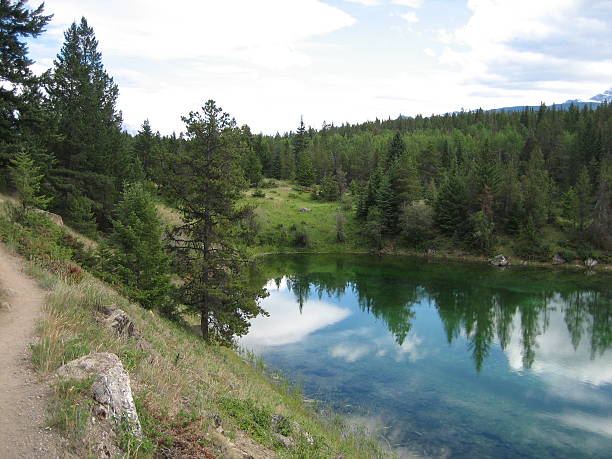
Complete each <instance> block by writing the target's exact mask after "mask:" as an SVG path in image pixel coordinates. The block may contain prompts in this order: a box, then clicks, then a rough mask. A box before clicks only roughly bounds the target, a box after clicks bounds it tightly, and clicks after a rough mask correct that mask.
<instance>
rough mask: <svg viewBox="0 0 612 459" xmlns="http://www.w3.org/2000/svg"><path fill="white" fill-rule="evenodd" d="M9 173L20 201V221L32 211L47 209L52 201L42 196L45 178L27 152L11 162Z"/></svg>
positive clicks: (18, 215) (19, 154)
mask: <svg viewBox="0 0 612 459" xmlns="http://www.w3.org/2000/svg"><path fill="white" fill-rule="evenodd" d="M9 172H10V174H11V177H12V179H13V184H14V186H15V189H16V190H17V198H18V199H19V211H18V212H17V217H18V219H19V218H23V217H24V216H25V214H26V213H27V212H28V211H30V210H32V209H35V208H40V209H44V208H46V207H47V205H48V204H49V201H50V200H51V199H50V198H48V197H46V196H44V195H43V194H41V191H40V187H41V181H42V179H43V176H42V175H41V174H40V170H39V168H38V167H37V166H36V165H35V164H34V161H33V160H32V158H30V155H29V154H28V153H26V152H25V151H21V152H19V153H17V155H16V156H15V158H14V159H12V160H11V165H10V166H9Z"/></svg>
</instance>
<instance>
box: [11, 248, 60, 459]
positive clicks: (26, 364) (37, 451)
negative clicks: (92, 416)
mask: <svg viewBox="0 0 612 459" xmlns="http://www.w3.org/2000/svg"><path fill="white" fill-rule="evenodd" d="M23 271H24V264H23V262H22V261H21V260H20V259H18V258H16V257H14V256H13V255H11V254H10V253H9V252H8V251H7V249H6V248H5V247H3V246H2V245H0V289H2V290H0V292H2V294H3V295H2V296H3V298H2V303H3V306H4V307H3V308H2V309H0V412H1V413H2V415H1V416H0V457H2V458H4V459H14V458H15V459H16V458H43V457H44V458H65V457H70V454H69V453H68V452H67V451H66V450H65V447H64V442H63V440H62V439H61V437H59V435H58V434H57V433H55V432H53V431H52V430H51V429H50V428H49V427H47V422H46V421H47V404H48V401H49V400H50V387H49V384H48V383H46V382H44V381H42V380H41V378H40V377H39V376H38V375H37V374H36V372H35V371H34V368H33V367H32V363H31V353H30V345H31V343H32V342H33V341H34V339H35V336H36V326H37V323H38V320H39V319H40V317H41V314H42V307H43V305H44V301H45V292H44V291H43V290H42V289H41V288H40V287H39V286H38V285H37V284H36V282H35V281H34V280H32V279H30V278H29V277H28V276H26V274H24V272H23Z"/></svg>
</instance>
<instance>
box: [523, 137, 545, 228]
mask: <svg viewBox="0 0 612 459" xmlns="http://www.w3.org/2000/svg"><path fill="white" fill-rule="evenodd" d="M525 167H526V168H525V174H524V175H523V180H522V183H523V195H524V197H525V199H524V209H525V216H526V217H527V218H531V219H532V220H533V224H534V225H535V227H537V228H540V227H541V226H542V225H544V223H546V221H547V219H548V212H549V209H550V192H551V184H550V179H549V176H548V172H547V170H546V168H545V167H544V157H543V155H542V150H541V149H540V147H539V146H536V147H535V148H534V149H533V150H532V151H531V157H530V158H529V161H528V162H527V164H526V166H525Z"/></svg>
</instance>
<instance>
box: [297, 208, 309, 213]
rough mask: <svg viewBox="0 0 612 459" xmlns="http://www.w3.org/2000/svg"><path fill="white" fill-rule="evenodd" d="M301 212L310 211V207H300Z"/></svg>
mask: <svg viewBox="0 0 612 459" xmlns="http://www.w3.org/2000/svg"><path fill="white" fill-rule="evenodd" d="M298 211H299V212H310V208H309V207H302V208H300V209H298Z"/></svg>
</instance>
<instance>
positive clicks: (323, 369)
mask: <svg viewBox="0 0 612 459" xmlns="http://www.w3.org/2000/svg"><path fill="white" fill-rule="evenodd" d="M258 268H259V269H258V273H257V274H256V278H257V279H258V280H257V281H258V282H260V283H262V284H264V283H265V284H266V285H267V288H268V290H269V292H270V296H269V297H268V298H266V299H265V300H264V302H263V305H264V307H265V308H266V309H267V310H268V311H269V312H270V317H259V318H257V319H255V320H254V321H253V323H252V327H251V330H250V332H249V334H248V335H247V336H246V337H244V338H243V340H242V345H243V346H245V347H247V348H250V349H252V350H254V351H255V352H256V353H258V354H259V355H261V356H263V357H264V359H265V361H266V362H268V363H269V364H270V365H272V366H274V367H277V368H279V369H281V370H283V371H284V373H285V374H287V375H289V376H290V377H291V378H292V379H294V380H295V381H297V382H299V383H300V384H301V386H302V387H303V389H304V391H305V395H306V396H307V397H308V398H312V399H317V400H321V402H322V403H321V405H320V406H323V407H331V408H332V409H333V410H334V411H336V412H341V413H343V414H345V415H346V416H347V417H348V418H349V419H351V420H353V421H354V422H356V423H360V424H363V425H366V426H367V427H368V428H369V429H370V430H371V431H372V432H374V433H375V434H376V435H377V436H378V437H379V438H380V439H381V442H382V443H383V444H389V445H390V446H391V447H392V448H393V450H394V451H395V452H396V453H397V454H398V455H399V456H402V457H404V456H406V457H407V456H410V455H413V454H416V455H423V456H434V457H440V456H445V457H470V458H472V457H499V458H501V457H568V458H570V457H571V458H576V457H612V350H611V349H610V347H611V346H612V278H610V277H609V276H608V277H606V276H599V275H597V276H596V275H588V274H586V273H567V272H557V273H556V272H552V271H542V270H530V269H520V268H513V269H506V270H499V269H496V268H489V267H487V266H482V265H473V266H472V265H467V266H466V265H459V264H447V263H434V262H427V261H424V260H415V259H411V258H402V257H374V256H352V255H341V256H338V255H337V256H332V255H299V256H295V255H293V256H274V257H267V258H265V259H264V260H262V261H261V262H260V263H259V266H258Z"/></svg>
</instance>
